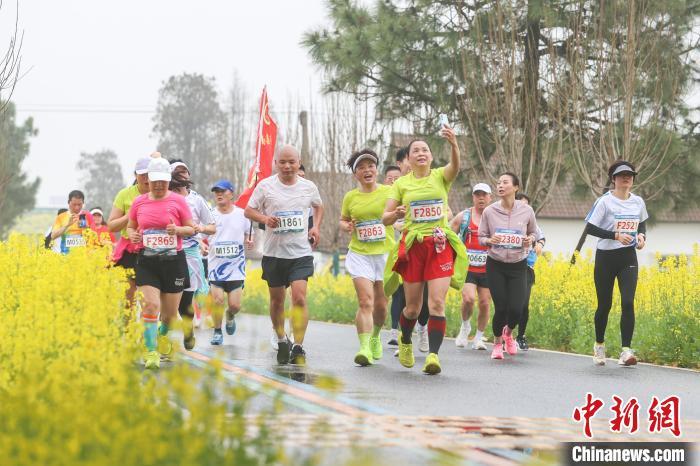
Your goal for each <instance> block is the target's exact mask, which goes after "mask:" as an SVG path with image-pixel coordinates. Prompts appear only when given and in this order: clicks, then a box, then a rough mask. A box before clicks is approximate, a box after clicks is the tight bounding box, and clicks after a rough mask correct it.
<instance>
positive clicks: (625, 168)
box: [612, 165, 637, 176]
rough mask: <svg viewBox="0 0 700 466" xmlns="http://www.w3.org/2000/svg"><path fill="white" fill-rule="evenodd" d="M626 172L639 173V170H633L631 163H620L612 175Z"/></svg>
mask: <svg viewBox="0 0 700 466" xmlns="http://www.w3.org/2000/svg"><path fill="white" fill-rule="evenodd" d="M624 172H628V173H631V174H633V175H636V174H637V172H636V171H634V170H632V167H630V166H629V165H620V166H619V167H617V168H616V169H615V171H614V172H613V174H612V176H615V175H619V174H620V173H624Z"/></svg>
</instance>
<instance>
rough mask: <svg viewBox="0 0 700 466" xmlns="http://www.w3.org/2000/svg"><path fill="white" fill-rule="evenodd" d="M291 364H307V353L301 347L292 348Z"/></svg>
mask: <svg viewBox="0 0 700 466" xmlns="http://www.w3.org/2000/svg"><path fill="white" fill-rule="evenodd" d="M289 362H290V363H291V364H297V365H299V366H303V365H305V364H306V351H304V348H302V347H301V345H294V346H292V351H291V352H290V354H289Z"/></svg>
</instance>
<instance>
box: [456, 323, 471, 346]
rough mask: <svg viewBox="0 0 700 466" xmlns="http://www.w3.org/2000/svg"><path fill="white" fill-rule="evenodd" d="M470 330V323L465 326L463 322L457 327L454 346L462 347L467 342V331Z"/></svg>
mask: <svg viewBox="0 0 700 466" xmlns="http://www.w3.org/2000/svg"><path fill="white" fill-rule="evenodd" d="M471 331H472V329H471V325H468V326H465V325H464V322H462V325H461V326H460V327H459V334H458V335H457V338H455V346H456V347H457V348H464V347H465V346H467V344H468V342H469V333H470V332H471Z"/></svg>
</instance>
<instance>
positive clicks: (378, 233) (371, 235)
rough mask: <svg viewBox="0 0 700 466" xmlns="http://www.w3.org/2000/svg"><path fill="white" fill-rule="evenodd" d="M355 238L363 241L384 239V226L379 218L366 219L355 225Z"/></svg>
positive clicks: (372, 241)
mask: <svg viewBox="0 0 700 466" xmlns="http://www.w3.org/2000/svg"><path fill="white" fill-rule="evenodd" d="M355 229H356V230H357V239H359V240H360V241H361V242H363V243H374V242H378V241H384V240H385V239H386V227H385V226H384V224H383V223H382V221H381V220H367V221H365V222H360V223H357V224H356V225H355Z"/></svg>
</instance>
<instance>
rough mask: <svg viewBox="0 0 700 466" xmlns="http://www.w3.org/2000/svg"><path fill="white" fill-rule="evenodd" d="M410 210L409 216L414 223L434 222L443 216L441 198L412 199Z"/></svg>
mask: <svg viewBox="0 0 700 466" xmlns="http://www.w3.org/2000/svg"><path fill="white" fill-rule="evenodd" d="M410 210H411V218H412V219H413V221H414V222H416V223H427V222H435V221H437V220H440V219H441V218H442V216H443V208H442V199H432V200H429V201H413V202H411V204H410Z"/></svg>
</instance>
